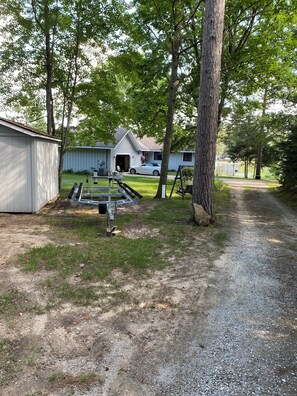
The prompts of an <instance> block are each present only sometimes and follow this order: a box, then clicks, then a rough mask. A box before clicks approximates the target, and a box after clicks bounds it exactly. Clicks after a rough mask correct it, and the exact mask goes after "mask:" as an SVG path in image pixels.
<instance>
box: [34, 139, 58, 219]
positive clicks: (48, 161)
mask: <svg viewBox="0 0 297 396" xmlns="http://www.w3.org/2000/svg"><path fill="white" fill-rule="evenodd" d="M34 154H35V155H34V175H35V178H34V183H33V185H34V186H35V188H34V190H35V197H34V200H33V201H34V202H33V211H34V212H38V211H39V210H40V209H41V208H42V207H43V206H44V205H46V204H47V203H48V202H49V201H50V200H52V199H54V198H55V197H56V196H57V195H58V194H59V185H58V144H53V143H50V142H46V141H41V140H35V141H34Z"/></svg>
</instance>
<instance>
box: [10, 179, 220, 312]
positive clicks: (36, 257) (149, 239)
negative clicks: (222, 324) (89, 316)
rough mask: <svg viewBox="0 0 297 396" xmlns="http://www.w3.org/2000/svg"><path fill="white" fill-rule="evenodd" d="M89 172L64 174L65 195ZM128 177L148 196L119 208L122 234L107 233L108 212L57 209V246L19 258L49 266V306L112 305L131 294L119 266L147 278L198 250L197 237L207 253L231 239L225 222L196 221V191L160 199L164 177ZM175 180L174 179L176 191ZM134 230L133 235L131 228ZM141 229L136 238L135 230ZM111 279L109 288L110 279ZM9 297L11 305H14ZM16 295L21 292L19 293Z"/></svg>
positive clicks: (34, 267) (30, 265)
mask: <svg viewBox="0 0 297 396" xmlns="http://www.w3.org/2000/svg"><path fill="white" fill-rule="evenodd" d="M85 180H86V176H84V175H77V174H64V177H63V184H62V194H61V195H62V198H63V197H67V195H68V192H69V191H70V189H71V187H72V185H73V183H74V182H78V183H79V182H84V181H85ZM124 182H125V183H127V184H128V185H130V186H131V187H133V188H134V189H135V190H136V191H138V192H139V193H141V194H142V195H143V199H142V202H141V203H140V204H139V206H138V207H137V211H136V212H135V210H132V209H133V206H132V207H131V210H129V208H128V209H127V210H125V211H119V213H118V217H117V227H118V229H119V230H121V231H122V233H121V234H119V236H116V237H106V234H105V230H106V215H99V214H98V212H97V210H96V209H93V211H92V210H91V211H90V210H87V211H85V212H84V211H80V212H75V213H74V212H73V213H71V209H69V210H68V211H67V214H64V215H63V216H61V215H60V214H59V213H53V214H51V216H48V217H46V221H47V222H49V224H50V225H51V227H52V229H53V230H54V234H55V238H56V240H57V241H58V244H57V245H54V244H49V245H47V246H45V247H39V248H34V249H32V250H30V251H29V252H28V253H26V254H23V255H21V256H20V257H19V265H21V266H22V268H23V270H24V271H28V272H38V271H46V273H47V274H48V276H45V277H44V280H43V281H42V284H41V287H42V288H43V290H44V291H45V292H46V294H47V296H48V298H47V300H48V307H49V308H50V307H52V306H57V305H59V304H61V303H63V302H72V303H74V304H78V305H89V304H91V305H96V306H103V302H104V304H105V306H106V301H107V300H108V302H109V303H111V304H115V303H117V302H120V301H122V300H123V299H126V298H127V296H126V295H125V293H123V292H122V291H121V289H120V287H119V284H118V280H117V279H116V278H115V277H114V276H113V271H114V270H116V271H117V272H118V271H120V272H121V273H122V274H123V276H132V277H134V278H135V277H143V276H148V275H149V273H150V272H151V271H154V270H156V269H162V268H165V267H166V266H168V265H172V263H173V264H174V263H175V262H178V260H180V259H181V258H182V257H183V256H185V255H187V257H189V256H191V255H195V254H197V253H196V251H195V250H193V249H189V247H191V246H193V245H195V243H196V242H195V241H197V237H198V238H201V239H202V240H205V239H207V240H208V241H209V242H210V244H207V243H205V248H204V251H203V252H200V253H199V254H204V255H206V256H207V254H209V252H210V250H209V249H211V244H213V245H212V246H216V249H217V250H219V249H220V248H221V247H222V246H223V242H224V240H225V239H226V234H225V231H224V230H223V229H222V228H221V227H220V226H219V225H213V226H209V227H206V228H204V227H197V226H195V225H194V224H192V223H190V221H189V219H190V213H191V196H190V195H187V196H186V199H185V200H182V198H181V197H180V196H179V195H177V194H175V193H174V194H173V197H172V199H166V200H154V199H153V198H154V196H155V193H156V190H157V186H158V178H153V177H152V178H150V177H141V176H124ZM172 183H173V180H171V181H170V182H169V185H168V191H167V193H168V194H169V192H170V190H171V186H172ZM217 185H218V187H219V188H217V190H216V202H217V213H218V218H219V223H220V217H221V216H222V215H223V213H224V207H225V205H227V203H228V189H227V188H224V187H223V184H222V183H220V182H217ZM127 229H129V230H130V231H131V232H132V237H131V235H130V236H129V237H128V236H127V233H126V232H125V230H127ZM134 232H135V237H133V233H134ZM106 282H108V285H109V286H108V288H106V285H105V283H106ZM8 297H9V296H6V300H5V301H6V302H5V304H6V309H8V308H7V307H9V306H10V305H9V304H10V303H9V300H10V299H9V298H8ZM14 297H15V296H14Z"/></svg>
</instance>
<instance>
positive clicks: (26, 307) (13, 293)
mask: <svg viewBox="0 0 297 396" xmlns="http://www.w3.org/2000/svg"><path fill="white" fill-rule="evenodd" d="M21 312H22V313H23V312H35V313H40V312H42V309H41V307H39V306H38V305H37V304H36V305H35V304H34V303H33V302H32V301H31V300H30V299H29V297H28V295H27V294H26V293H23V292H20V291H19V290H17V289H10V290H7V291H1V292H0V314H3V315H15V314H19V313H21Z"/></svg>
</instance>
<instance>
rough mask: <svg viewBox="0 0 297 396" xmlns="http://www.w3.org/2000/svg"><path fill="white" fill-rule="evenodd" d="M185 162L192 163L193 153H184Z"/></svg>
mask: <svg viewBox="0 0 297 396" xmlns="http://www.w3.org/2000/svg"><path fill="white" fill-rule="evenodd" d="M183 161H184V162H192V153H184V154H183Z"/></svg>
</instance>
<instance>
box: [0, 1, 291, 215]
mask: <svg viewBox="0 0 297 396" xmlns="http://www.w3.org/2000/svg"><path fill="white" fill-rule="evenodd" d="M219 6H222V0H220V1H219V0H217V1H213V0H207V1H206V2H204V1H198V0H164V1H162V2H157V1H155V0H133V1H128V0H127V1H124V0H102V1H96V0H74V1H70V0H59V1H57V0H32V1H31V2H27V1H26V0H12V1H10V2H5V3H2V4H1V5H0V17H1V24H0V29H1V35H2V42H1V49H0V70H1V81H0V89H1V91H0V94H1V103H2V106H3V108H4V109H7V111H11V110H12V111H13V112H14V114H16V117H17V118H18V120H21V121H24V122H26V123H28V124H30V125H32V126H37V127H39V128H42V129H44V130H46V131H47V132H48V133H49V134H52V135H54V136H57V137H60V138H61V141H62V143H61V155H60V161H61V162H60V176H61V172H62V169H63V155H64V153H65V152H66V150H67V148H68V146H69V145H71V144H72V143H74V142H75V143H77V144H81V143H82V144H94V143H96V142H97V141H99V140H100V141H106V142H107V141H110V140H112V139H113V136H114V132H115V129H116V128H117V127H118V126H119V125H121V126H124V127H127V128H129V129H131V130H133V131H134V132H136V133H137V134H138V135H140V136H141V135H148V136H154V137H156V138H157V140H158V141H160V142H162V143H163V144H164V150H163V161H162V169H161V176H160V184H159V189H158V192H157V196H160V194H161V186H162V185H163V184H165V185H166V183H167V172H168V159H169V155H170V152H171V151H173V150H177V149H178V148H180V147H187V148H190V147H192V148H193V147H195V145H196V131H197V118H198V113H199V112H200V117H201V114H203V108H200V109H199V111H198V108H199V97H200V84H199V81H200V77H201V56H202V41H203V31H204V30H205V29H203V26H204V27H205V25H203V18H204V16H205V13H206V10H207V7H216V10H217V9H218V8H217V7H219ZM295 10H296V1H295V0H291V1H285V0H245V1H243V0H239V1H236V2H234V1H227V2H226V7H225V16H224V32H223V45H222V61H221V74H220V97H219V103H218V109H217V110H218V112H217V116H216V117H217V119H216V130H215V134H214V135H213V136H212V138H211V142H210V141H209V142H208V143H207V144H206V147H205V150H206V151H207V150H208V151H210V150H209V149H210V145H211V144H212V145H213V146H212V151H213V153H215V145H216V139H217V136H218V135H219V136H221V134H222V139H223V141H224V143H225V145H226V146H227V149H228V151H227V152H228V154H229V155H230V156H231V158H232V159H238V160H242V161H245V163H247V164H248V163H249V162H251V161H252V160H253V161H255V163H256V174H255V176H256V177H257V178H260V177H261V168H262V166H263V165H264V164H265V165H270V164H272V163H274V164H279V166H278V174H279V177H280V180H281V181H282V182H283V184H284V186H288V188H289V185H292V186H294V185H296V179H295V180H294V170H293V171H292V170H290V167H293V168H294V161H289V160H288V158H289V157H290V155H291V154H289V153H288V154H286V150H288V149H289V146H290V150H292V148H293V147H294V145H293V144H292V143H290V144H288V143H287V142H291V141H292V140H293V141H294V139H295V138H296V136H295V135H296V134H295V133H294V130H295V129H296V127H295V117H294V116H292V113H293V111H294V106H295V99H294V98H295V92H296V91H295V87H296V70H295V62H296V54H295V49H296V15H295ZM207 44H208V43H207V41H206V43H204V46H205V47H206V46H207ZM275 103H279V104H282V105H285V106H286V107H283V114H279V113H278V114H274V113H273V112H272V108H273V107H272V105H273V104H275ZM200 105H201V104H200ZM288 107H290V110H288V111H287V108H288ZM288 113H289V115H287V114H288ZM220 131H223V132H220ZM200 137H201V135H200ZM196 146H197V145H196ZM199 146H200V148H201V147H202V146H203V141H200V143H199ZM205 153H206V152H205ZM205 155H206V154H205ZM202 156H203V154H202V153H201V152H200V154H199V157H198V158H201V157H202ZM214 159H215V158H214V154H212V157H211V159H206V158H205V159H204V163H200V164H199V167H200V170H201V172H202V173H203V172H204V170H205V169H204V170H203V169H202V168H203V167H204V166H205V162H209V161H211V162H212V163H214ZM284 163H286V166H284ZM208 171H209V170H208ZM210 171H211V172H212V170H210ZM288 172H291V173H290V177H288V176H287V175H286V173H288ZM291 174H293V176H291ZM295 175H296V170H295ZM200 178H201V175H200ZM289 180H290V182H289ZM207 183H210V185H212V184H213V183H212V180H210V182H209V181H205V182H204V183H203V184H204V185H205V184H207ZM200 187H201V186H200ZM202 188H203V186H202ZM200 194H202V192H200ZM207 194H210V195H212V192H211V191H210V192H207ZM205 205H207V203H205ZM205 205H204V206H205ZM211 206H213V204H212V203H211ZM208 211H209V210H208ZM210 212H212V209H210ZM211 216H213V213H211Z"/></svg>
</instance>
